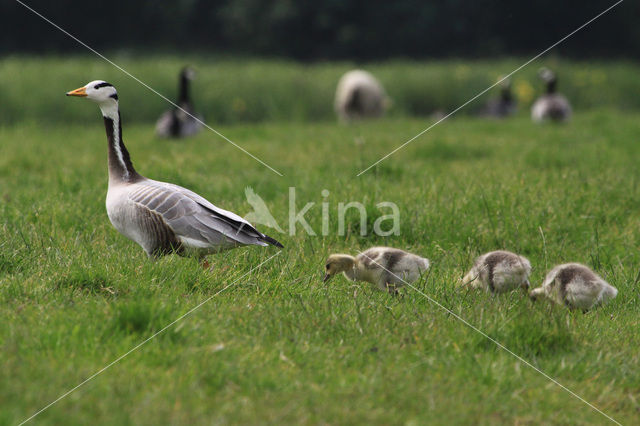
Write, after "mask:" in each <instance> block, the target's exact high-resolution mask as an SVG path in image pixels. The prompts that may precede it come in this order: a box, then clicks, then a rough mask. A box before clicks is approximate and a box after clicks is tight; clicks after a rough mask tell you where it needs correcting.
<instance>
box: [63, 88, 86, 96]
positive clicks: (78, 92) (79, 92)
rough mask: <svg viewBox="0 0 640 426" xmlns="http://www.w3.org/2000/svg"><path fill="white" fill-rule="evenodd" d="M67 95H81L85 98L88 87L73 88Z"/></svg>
mask: <svg viewBox="0 0 640 426" xmlns="http://www.w3.org/2000/svg"><path fill="white" fill-rule="evenodd" d="M67 96H79V97H81V98H84V97H86V96H87V89H86V88H85V87H84V86H83V87H79V88H77V89H76V90H72V91H70V92H67Z"/></svg>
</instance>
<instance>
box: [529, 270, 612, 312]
mask: <svg viewBox="0 0 640 426" xmlns="http://www.w3.org/2000/svg"><path fill="white" fill-rule="evenodd" d="M617 294H618V290H617V289H616V288H615V287H613V286H612V285H610V284H609V283H607V282H606V281H605V280H603V279H602V278H600V276H598V275H597V274H596V273H595V272H593V271H592V270H591V269H589V268H588V267H587V266H585V265H581V264H579V263H565V264H564V265H558V266H556V267H554V268H553V269H552V270H551V271H549V273H548V274H547V276H546V278H545V279H544V282H543V283H542V286H541V287H538V288H536V289H533V290H532V291H531V293H530V294H529V297H531V300H534V301H535V300H537V299H539V298H541V297H543V296H544V297H546V298H548V299H550V300H551V301H553V302H555V303H558V304H560V305H565V306H567V307H568V308H569V309H582V311H583V312H586V311H588V310H589V309H591V308H592V307H594V306H596V305H599V304H601V303H605V302H607V301H608V300H610V299H613V298H614V297H616V296H617Z"/></svg>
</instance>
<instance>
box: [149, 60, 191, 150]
mask: <svg viewBox="0 0 640 426" xmlns="http://www.w3.org/2000/svg"><path fill="white" fill-rule="evenodd" d="M194 77H195V72H194V71H193V70H192V69H191V68H189V67H185V68H183V69H182V71H181V72H180V86H179V87H178V99H177V101H176V105H178V106H179V107H180V108H176V107H173V108H171V109H170V110H169V111H166V112H165V113H164V114H162V115H161V116H160V118H159V119H158V122H157V123H156V134H157V135H158V136H160V137H164V138H184V137H188V136H193V135H195V134H196V133H198V132H199V131H200V129H202V117H201V116H200V115H197V114H196V113H195V111H194V109H193V103H192V102H191V94H190V91H189V85H190V84H191V80H193V78H194Z"/></svg>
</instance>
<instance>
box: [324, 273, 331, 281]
mask: <svg viewBox="0 0 640 426" xmlns="http://www.w3.org/2000/svg"><path fill="white" fill-rule="evenodd" d="M330 279H331V275H329V274H326V275H325V276H324V278H323V279H322V282H323V283H326V282H327V281H329V280H330Z"/></svg>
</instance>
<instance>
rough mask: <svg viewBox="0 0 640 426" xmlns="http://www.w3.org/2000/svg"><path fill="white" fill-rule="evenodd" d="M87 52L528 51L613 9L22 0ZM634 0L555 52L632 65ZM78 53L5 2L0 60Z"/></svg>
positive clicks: (498, 1)
mask: <svg viewBox="0 0 640 426" xmlns="http://www.w3.org/2000/svg"><path fill="white" fill-rule="evenodd" d="M23 1H24V2H25V3H27V4H28V5H30V6H31V7H33V8H34V9H36V10H38V11H39V12H41V13H42V14H43V15H45V16H46V17H48V18H50V19H51V20H52V21H54V22H55V23H57V24H58V25H60V26H61V27H63V28H65V29H67V30H68V31H69V32H71V33H72V34H74V35H75V36H77V37H78V38H80V39H81V40H83V41H85V42H86V43H88V44H89V45H91V46H93V47H95V48H97V49H107V50H109V49H123V48H132V49H135V50H149V51H161V52H164V51H181V52H185V51H186V52H190V51H192V52H206V53H212V54H249V55H263V56H283V57H291V58H296V59H302V60H321V59H354V60H376V59H385V58H393V57H412V58H428V57H451V56H464V57H488V56H499V55H528V54H533V53H537V52H539V51H540V50H542V49H543V48H545V47H547V46H549V45H551V44H552V43H554V42H555V41H557V40H558V39H559V38H561V37H562V36H564V35H566V34H567V33H569V32H570V31H572V30H573V29H575V28H577V27H578V26H580V25H581V24H583V23H584V22H586V21H587V20H589V19H590V18H592V17H593V16H595V15H596V14H598V13H599V12H601V11H602V10H604V9H605V8H607V7H608V6H610V5H612V4H613V3H614V2H615V0H592V1H589V2H585V1H584V0H566V1H558V0H538V1H521V2H514V1H507V0H477V1H473V0H432V1H410V0H395V1H394V0H384V1H381V0H369V1H363V0H351V1H348V0H324V1H319V0H316V1H314V0H166V1H157V0H156V1H154V0H112V1H100V2H98V1H86V0H56V1H50V0H23ZM639 17H640V2H638V1H637V0H634V1H632V0H626V1H624V2H623V3H622V4H620V5H619V6H617V7H616V8H614V9H613V10H612V11H611V12H609V13H607V14H606V15H604V16H603V17H601V18H600V19H598V20H597V21H595V22H594V23H592V24H591V25H590V26H588V27H587V28H585V29H584V30H583V31H581V32H580V33H578V34H576V35H575V36H573V37H572V38H571V39H569V40H567V41H566V42H565V43H563V45H562V46H560V48H559V49H560V52H561V53H562V54H563V55H567V56H573V57H583V58H584V57H603V58H606V57H634V58H638V57H640V25H638V24H637V23H636V21H637V20H638V18H639ZM25 51H26V52H35V53H38V52H51V51H53V52H64V53H70V52H77V51H82V48H80V47H79V46H78V45H77V44H76V43H75V42H73V41H72V40H70V39H69V38H68V37H66V36H65V35H63V34H62V33H60V32H58V31H57V30H55V29H53V28H52V27H51V26H50V25H49V24H47V23H46V22H44V21H43V20H41V19H40V18H39V17H37V16H35V15H34V14H33V13H31V12H30V11H28V10H27V9H25V8H24V7H23V6H21V5H20V4H19V3H17V2H15V1H13V0H3V1H2V2H0V52H2V53H13V52H25Z"/></svg>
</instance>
